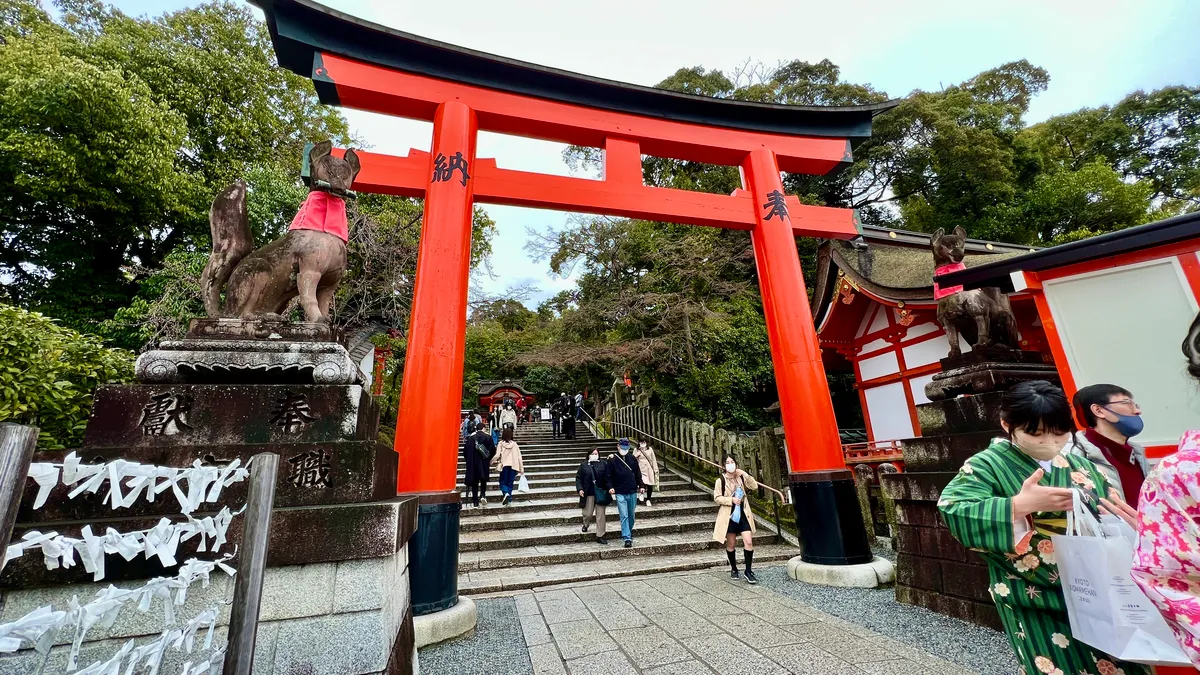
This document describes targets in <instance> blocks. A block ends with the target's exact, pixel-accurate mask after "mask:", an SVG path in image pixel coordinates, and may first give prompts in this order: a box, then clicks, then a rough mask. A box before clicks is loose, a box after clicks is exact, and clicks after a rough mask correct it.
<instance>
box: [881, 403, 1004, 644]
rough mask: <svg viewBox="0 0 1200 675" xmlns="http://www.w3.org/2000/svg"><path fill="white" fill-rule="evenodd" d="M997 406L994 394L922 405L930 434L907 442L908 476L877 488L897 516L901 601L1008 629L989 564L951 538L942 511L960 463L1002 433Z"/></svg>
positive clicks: (886, 481)
mask: <svg viewBox="0 0 1200 675" xmlns="http://www.w3.org/2000/svg"><path fill="white" fill-rule="evenodd" d="M999 402H1000V394H999V393H994V394H982V395H979V396H970V397H961V398H957V399H952V400H948V401H934V402H931V403H926V404H922V405H919V406H917V415H918V418H919V419H920V422H921V429H922V431H923V432H924V433H925V436H923V437H921V438H913V439H909V440H906V441H904V463H905V469H904V472H903V473H896V474H888V475H883V476H881V478H880V482H881V487H882V490H883V492H884V494H885V496H886V497H888V498H889V499H890V500H891V501H893V502H894V503H895V510H896V539H895V543H896V551H897V560H896V599H897V600H899V601H900V602H904V603H907V604H910V605H918V606H921V607H925V608H927V609H931V610H933V611H935V612H938V613H940V614H946V615H949V616H953V617H956V618H959V619H962V620H964V621H970V622H972V623H975V624H979V625H982V626H988V627H992V628H996V629H997V630H1003V627H1002V626H1001V625H1000V617H999V615H997V613H996V608H995V606H994V605H993V604H992V600H991V598H990V597H989V596H988V592H987V589H988V574H987V566H986V565H985V564H984V562H983V559H982V558H980V557H979V555H978V554H976V553H974V552H972V551H969V550H967V549H966V548H965V547H963V545H962V544H960V543H958V541H957V540H955V539H954V537H953V536H951V534H950V530H949V529H947V528H946V524H945V523H944V522H943V521H942V517H941V514H940V513H938V508H937V502H938V499H939V498H940V497H941V492H942V489H943V488H945V487H946V485H947V484H948V483H949V482H950V480H951V479H952V478H954V476H955V475H957V474H958V469H959V468H960V467H961V466H962V464H963V462H964V461H966V460H967V458H969V457H971V456H972V455H974V454H976V453H977V452H979V451H981V450H983V449H984V448H986V447H987V446H988V444H989V443H990V442H991V439H992V437H993V436H994V435H996V433H997V432H998V431H999V418H1000V417H999Z"/></svg>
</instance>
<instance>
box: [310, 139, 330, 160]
mask: <svg viewBox="0 0 1200 675" xmlns="http://www.w3.org/2000/svg"><path fill="white" fill-rule="evenodd" d="M331 152H333V141H321V142H320V143H317V144H316V145H314V146H313V148H312V150H309V151H308V161H309V162H310V163H312V164H316V163H317V160H318V159H321V158H322V157H325V156H326V155H328V154H329V153H331Z"/></svg>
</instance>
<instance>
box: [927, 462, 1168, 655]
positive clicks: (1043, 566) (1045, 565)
mask: <svg viewBox="0 0 1200 675" xmlns="http://www.w3.org/2000/svg"><path fill="white" fill-rule="evenodd" d="M1041 468H1043V467H1041V466H1040V465H1039V464H1038V462H1036V461H1035V460H1034V459H1033V458H1031V457H1030V456H1029V455H1026V454H1025V453H1023V452H1021V451H1020V450H1018V449H1017V448H1016V446H1014V445H1013V444H1012V443H1011V442H1010V441H1008V440H1005V439H996V440H994V441H992V444H991V445H989V446H988V447H987V449H986V450H983V451H982V452H980V453H978V454H976V455H975V456H973V457H971V458H970V459H968V460H967V461H966V462H965V463H964V464H963V467H962V469H960V470H959V472H958V475H957V476H955V477H954V479H953V480H951V481H950V484H949V485H947V486H946V487H945V489H943V490H942V494H941V500H940V501H939V502H938V508H939V510H940V511H941V513H942V517H943V519H944V520H945V521H946V526H947V527H949V528H950V532H951V534H953V535H954V538H955V539H957V540H958V541H960V542H962V544H963V545H964V546H966V547H967V548H969V549H971V550H973V551H976V552H978V553H979V554H980V555H981V556H982V557H983V559H984V561H985V562H986V563H987V566H988V576H989V579H990V585H989V588H988V593H989V594H990V595H991V596H992V600H993V601H994V602H995V603H996V611H997V612H998V613H999V614H1000V620H1001V622H1002V623H1003V624H1004V630H1005V633H1007V634H1008V640H1009V643H1010V644H1011V645H1012V647H1013V650H1014V651H1015V652H1016V654H1017V658H1018V660H1019V661H1020V663H1021V669H1022V672H1024V673H1025V674H1026V675H1036V674H1038V673H1042V674H1044V675H1080V674H1086V675H1097V674H1102V675H1145V674H1148V673H1149V672H1150V671H1149V669H1148V668H1147V667H1146V666H1141V665H1138V664H1134V663H1126V662H1124V661H1117V660H1116V659H1113V658H1112V657H1111V656H1109V655H1108V654H1105V653H1103V652H1100V651H1097V650H1095V649H1092V647H1090V646H1088V645H1086V644H1084V643H1082V642H1080V641H1078V640H1076V639H1075V638H1074V637H1073V636H1072V635H1071V626H1070V623H1069V621H1068V619H1067V612H1066V601H1065V600H1064V598H1063V592H1062V586H1061V584H1060V583H1059V578H1058V561H1057V559H1056V558H1055V557H1054V543H1053V541H1052V540H1051V539H1050V537H1051V535H1054V534H1063V533H1064V532H1065V531H1066V522H1067V520H1066V513H1065V512H1062V511H1058V512H1050V513H1036V514H1034V515H1033V517H1032V518H1029V517H1027V518H1026V519H1025V520H1024V522H1021V521H1016V522H1014V517H1013V506H1012V497H1013V495H1015V494H1017V493H1018V492H1020V491H1021V484H1022V483H1023V482H1024V481H1025V480H1026V479H1027V478H1029V476H1031V475H1032V474H1033V473H1034V472H1035V471H1037V470H1038V469H1041ZM1040 484H1041V485H1045V486H1048V487H1070V488H1075V489H1078V490H1080V491H1081V492H1082V493H1083V497H1084V501H1085V502H1086V503H1087V504H1089V505H1090V506H1091V507H1096V506H1097V505H1098V504H1099V494H1107V491H1108V481H1107V479H1105V477H1104V475H1103V474H1102V473H1100V471H1099V470H1098V469H1097V468H1096V467H1095V465H1093V464H1092V463H1091V462H1090V461H1088V460H1087V459H1086V458H1083V457H1076V456H1074V455H1058V456H1056V457H1054V459H1053V460H1051V461H1050V462H1049V469H1045V475H1044V476H1043V477H1042V480H1041V482H1040Z"/></svg>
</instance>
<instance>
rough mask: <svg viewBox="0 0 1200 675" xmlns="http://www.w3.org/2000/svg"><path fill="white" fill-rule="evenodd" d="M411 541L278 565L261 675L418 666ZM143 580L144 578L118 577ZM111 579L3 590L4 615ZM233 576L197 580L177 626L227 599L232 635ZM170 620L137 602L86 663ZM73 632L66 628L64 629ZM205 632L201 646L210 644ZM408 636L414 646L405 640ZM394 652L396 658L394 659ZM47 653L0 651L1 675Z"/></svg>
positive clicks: (95, 644) (97, 638)
mask: <svg viewBox="0 0 1200 675" xmlns="http://www.w3.org/2000/svg"><path fill="white" fill-rule="evenodd" d="M408 573H409V570H408V545H407V544H405V545H403V546H402V547H401V548H400V550H399V551H398V552H397V553H396V554H395V555H391V556H388V557H384V558H369V559H365V560H347V561H342V562H329V563H314V564H310V565H293V566H287V567H270V568H267V570H266V576H265V579H264V584H263V598H262V609H261V615H260V617H259V625H258V639H257V643H256V645H255V656H254V673H255V674H256V675H259V674H261V675H292V674H295V673H305V674H306V675H362V674H366V673H408V672H412V670H411V668H412V665H411V663H412V660H413V659H414V654H415V652H414V650H413V646H412V645H413V642H412V638H413V631H412V612H411V609H410V603H409V580H408ZM115 585H117V586H119V587H121V588H136V587H139V586H141V585H142V582H139V581H129V582H120V583H118V584H115ZM107 586H108V582H100V583H94V584H73V585H64V586H53V587H45V588H31V589H21V590H15V591H9V592H6V593H5V594H4V605H3V609H2V610H0V623H3V622H8V621H13V620H15V619H17V618H19V617H21V616H24V615H25V614H27V613H28V612H30V611H32V610H34V609H37V608H38V607H41V606H44V605H53V606H54V607H55V608H60V607H65V606H66V604H67V602H68V601H69V600H70V599H71V596H72V595H78V596H79V598H80V601H81V602H86V601H88V600H91V599H92V598H93V597H95V594H96V592H97V591H99V590H101V589H103V588H106V587H107ZM232 598H233V579H232V578H231V577H229V576H227V575H226V574H225V573H224V572H219V571H217V572H214V573H213V576H212V583H211V584H210V585H209V587H208V588H202V587H201V585H200V582H196V583H195V584H193V585H192V587H190V588H189V589H188V595H187V602H186V603H185V604H183V605H181V606H176V608H175V609H176V619H177V624H176V625H179V624H182V623H183V622H185V621H187V619H189V618H191V617H192V616H195V615H196V614H199V613H200V612H202V611H204V610H205V609H207V608H209V607H212V606H214V605H219V606H220V607H221V618H220V622H219V627H218V629H217V631H216V632H215V638H214V646H220V645H223V644H224V642H225V640H226V635H225V631H226V628H225V627H226V626H227V624H228V621H229V605H228V604H227V603H228V602H229V601H230V600H231V599H232ZM163 628H164V623H163V614H162V601H161V600H158V599H156V600H155V601H154V604H153V605H152V607H151V609H150V611H149V612H147V613H145V614H143V613H141V612H139V611H137V608H136V607H135V606H130V605H126V606H125V607H124V608H122V611H121V614H120V617H119V618H118V619H117V622H116V623H115V624H114V625H113V626H112V627H111V628H109V629H107V630H100V629H94V630H92V631H90V632H89V633H88V634H87V638H86V640H85V642H84V645H83V649H82V650H81V652H80V659H79V663H80V665H81V666H87V665H89V664H91V663H93V662H94V661H98V660H104V659H107V658H110V657H111V656H112V655H113V654H115V653H116V652H117V650H119V649H120V648H121V646H122V645H123V644H124V643H125V642H126V641H127V640H129V639H130V638H135V639H138V643H139V644H140V643H141V642H143V641H148V640H149V639H151V638H154V637H157V636H158V635H159V634H160V633H161V631H162V630H163ZM64 633H65V631H64ZM204 635H205V631H203V630H202V631H201V632H200V635H199V639H198V644H197V646H198V647H202V646H203V637H204ZM72 637H73V636H72V635H69V634H64V635H62V636H60V639H59V641H58V645H59V646H56V647H54V648H53V649H52V650H51V653H50V661H49V663H48V666H47V668H46V671H45V672H47V673H62V672H66V659H67V652H68V650H69V645H70V641H71V639H72ZM405 642H407V644H404V643H405ZM393 653H396V654H397V655H396V657H395V658H393ZM167 654H168V657H167V659H166V660H165V662H164V664H163V667H162V668H161V669H160V671H159V672H162V673H178V672H179V671H180V669H181V667H182V665H183V663H184V662H185V661H192V662H193V663H198V662H200V661H203V660H204V659H205V658H206V657H207V653H206V652H204V651H203V650H199V649H198V650H196V651H193V653H192V654H191V655H187V654H184V653H182V652H174V651H170V650H169V651H168V652H167ZM40 661H41V657H40V656H39V655H38V654H37V653H36V652H35V651H34V650H32V649H24V650H21V651H19V652H16V653H14V654H2V655H0V675H18V674H21V675H24V674H27V673H33V672H37V669H38V664H39V663H40Z"/></svg>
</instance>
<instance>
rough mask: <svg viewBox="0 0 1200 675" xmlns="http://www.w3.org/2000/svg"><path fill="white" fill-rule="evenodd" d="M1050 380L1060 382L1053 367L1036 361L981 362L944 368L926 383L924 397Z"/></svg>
mask: <svg viewBox="0 0 1200 675" xmlns="http://www.w3.org/2000/svg"><path fill="white" fill-rule="evenodd" d="M1028 380H1049V381H1050V382H1053V383H1055V384H1057V383H1058V381H1059V380H1058V371H1057V370H1055V369H1054V366H1048V365H1044V364H1037V363H979V364H976V365H969V366H963V367H961V368H954V369H952V370H945V371H943V372H940V373H938V374H937V375H934V376H933V379H932V380H931V381H930V382H929V384H926V385H925V397H926V398H928V399H929V400H930V401H943V400H946V399H951V398H954V397H955V396H963V395H969V396H974V395H977V394H987V393H991V392H994V391H1003V390H1005V389H1008V388H1009V387H1011V386H1013V385H1014V384H1017V383H1019V382H1026V381H1028Z"/></svg>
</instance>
